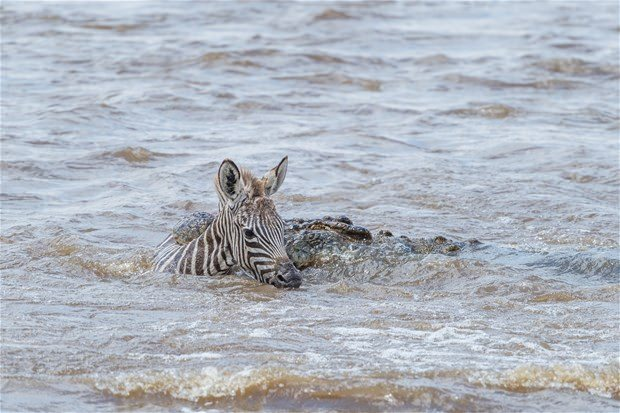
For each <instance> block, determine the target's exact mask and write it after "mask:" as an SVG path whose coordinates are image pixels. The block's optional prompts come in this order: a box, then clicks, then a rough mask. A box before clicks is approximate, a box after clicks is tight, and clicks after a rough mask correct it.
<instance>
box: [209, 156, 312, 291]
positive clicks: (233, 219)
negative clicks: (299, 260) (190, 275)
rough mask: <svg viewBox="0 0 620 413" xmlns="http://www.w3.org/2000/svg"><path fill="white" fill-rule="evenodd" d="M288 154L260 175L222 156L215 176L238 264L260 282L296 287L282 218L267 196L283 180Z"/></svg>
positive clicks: (296, 275) (296, 277)
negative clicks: (263, 174)
mask: <svg viewBox="0 0 620 413" xmlns="http://www.w3.org/2000/svg"><path fill="white" fill-rule="evenodd" d="M287 165H288V157H285V158H284V159H282V161H280V163H279V164H278V166H276V167H275V168H273V169H272V170H270V171H269V172H267V173H266V174H265V176H263V177H262V178H257V177H255V176H254V175H252V173H251V172H250V171H248V170H246V169H239V168H238V167H237V165H235V163H234V162H233V161H231V160H230V159H225V160H224V161H223V162H222V164H221V165H220V169H219V171H218V173H217V176H216V178H215V188H216V190H217V193H218V195H219V198H220V214H221V215H222V217H223V218H224V220H223V221H224V222H225V225H226V228H225V229H224V233H225V237H226V238H228V245H229V246H230V248H231V250H232V255H233V257H234V259H235V261H236V264H238V265H239V266H240V267H241V268H243V269H244V270H245V271H246V272H248V273H249V274H250V275H252V277H254V278H255V279H257V280H258V281H260V282H262V283H267V284H272V285H274V286H276V287H286V288H297V287H299V286H300V285H301V274H300V272H299V270H297V268H295V266H294V265H293V263H292V262H291V260H290V259H289V257H288V255H287V254H286V249H285V247H284V221H283V220H282V218H280V215H278V212H277V211H276V207H275V205H274V203H273V201H272V200H271V198H270V196H271V195H273V194H275V193H276V191H277V190H278V189H279V188H280V186H281V185H282V182H284V177H285V176H286V167H287Z"/></svg>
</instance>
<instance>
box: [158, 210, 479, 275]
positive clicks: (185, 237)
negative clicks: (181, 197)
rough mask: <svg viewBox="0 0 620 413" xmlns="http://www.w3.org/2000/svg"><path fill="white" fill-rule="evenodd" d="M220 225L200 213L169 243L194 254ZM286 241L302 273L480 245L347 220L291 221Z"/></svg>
mask: <svg viewBox="0 0 620 413" xmlns="http://www.w3.org/2000/svg"><path fill="white" fill-rule="evenodd" d="M217 222H218V215H217V214H210V213H208V212H196V213H194V214H192V215H190V216H188V217H186V218H184V219H182V220H181V221H179V223H177V224H176V225H175V227H174V229H173V232H172V234H171V235H170V236H169V237H168V238H167V239H166V242H167V243H169V244H174V245H177V246H179V247H180V248H186V249H188V250H191V249H192V248H193V247H192V245H194V244H195V243H196V240H200V239H202V238H203V237H205V236H207V235H206V234H209V233H210V231H212V225H216V224H217ZM284 240H285V243H286V252H287V255H288V257H289V258H290V259H291V261H292V262H293V263H294V264H295V267H297V268H298V269H304V268H308V267H321V266H326V265H328V264H334V263H337V262H338V261H339V260H342V259H344V258H345V257H348V256H350V255H351V252H353V253H354V255H355V256H356V257H358V258H360V257H373V256H386V255H387V256H393V255H410V254H430V253H437V254H446V255H454V254H456V253H458V252H459V251H461V250H463V249H464V248H469V247H475V246H477V245H479V244H480V243H479V242H478V241H476V240H470V241H467V242H459V241H452V240H448V239H446V238H444V237H442V236H437V237H434V238H410V237H407V236H404V235H401V236H394V235H393V234H392V233H391V232H390V231H385V230H382V231H378V232H377V233H376V234H374V235H373V234H372V233H371V232H370V231H369V230H368V229H366V228H364V227H362V226H358V225H354V224H353V222H352V221H351V220H350V219H349V218H348V217H345V216H340V217H336V218H334V217H329V216H327V217H323V218H320V219H299V218H297V219H290V220H287V221H286V225H285V227H284ZM181 246H185V247H181Z"/></svg>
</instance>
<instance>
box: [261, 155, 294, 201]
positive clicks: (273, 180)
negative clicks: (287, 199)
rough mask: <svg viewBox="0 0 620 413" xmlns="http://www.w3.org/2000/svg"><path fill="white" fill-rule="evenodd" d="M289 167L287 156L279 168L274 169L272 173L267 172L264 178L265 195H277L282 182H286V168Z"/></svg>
mask: <svg viewBox="0 0 620 413" xmlns="http://www.w3.org/2000/svg"><path fill="white" fill-rule="evenodd" d="M287 167H288V156H285V157H284V158H283V159H282V160H281V161H280V163H279V164H278V166H276V167H275V168H273V169H272V170H271V171H269V172H267V173H266V174H265V176H263V181H265V195H267V196H269V195H273V194H275V193H276V192H277V191H278V189H280V186H281V185H282V182H284V178H285V177H286V168H287Z"/></svg>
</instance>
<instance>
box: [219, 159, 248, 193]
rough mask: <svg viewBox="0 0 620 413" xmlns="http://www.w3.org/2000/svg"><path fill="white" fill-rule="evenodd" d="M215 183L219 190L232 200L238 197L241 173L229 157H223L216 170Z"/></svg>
mask: <svg viewBox="0 0 620 413" xmlns="http://www.w3.org/2000/svg"><path fill="white" fill-rule="evenodd" d="M217 183H218V185H219V187H220V188H219V189H220V192H221V193H222V194H223V195H224V196H225V197H226V198H228V200H229V201H231V202H234V201H236V200H237V198H239V195H240V194H241V190H242V183H241V173H240V172H239V168H237V165H235V163H234V162H233V161H231V160H230V159H224V161H223V162H222V164H221V165H220V169H219V171H218V172H217Z"/></svg>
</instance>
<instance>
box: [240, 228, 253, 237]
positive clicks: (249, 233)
mask: <svg viewBox="0 0 620 413" xmlns="http://www.w3.org/2000/svg"><path fill="white" fill-rule="evenodd" d="M243 235H245V237H246V238H254V237H255V236H256V234H255V233H254V231H252V229H251V228H243Z"/></svg>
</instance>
